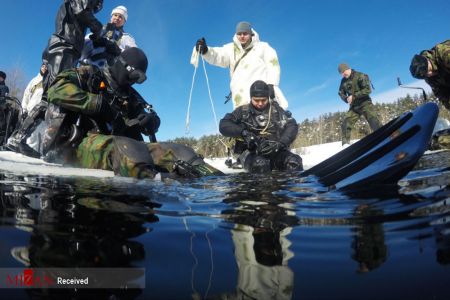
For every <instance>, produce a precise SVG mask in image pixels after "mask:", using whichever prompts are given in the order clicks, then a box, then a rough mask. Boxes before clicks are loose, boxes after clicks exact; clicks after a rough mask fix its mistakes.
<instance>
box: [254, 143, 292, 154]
mask: <svg viewBox="0 0 450 300" xmlns="http://www.w3.org/2000/svg"><path fill="white" fill-rule="evenodd" d="M284 149H286V145H285V144H283V143H281V142H277V141H271V140H264V141H262V142H261V143H260V144H259V145H258V149H257V152H258V154H261V155H265V156H267V155H271V154H274V153H277V152H278V151H281V150H284Z"/></svg>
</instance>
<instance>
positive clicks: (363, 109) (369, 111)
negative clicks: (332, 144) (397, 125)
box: [342, 100, 381, 144]
mask: <svg viewBox="0 0 450 300" xmlns="http://www.w3.org/2000/svg"><path fill="white" fill-rule="evenodd" d="M361 115H362V116H364V117H365V118H366V120H367V122H368V123H369V126H370V128H371V129H372V131H375V130H377V129H378V128H380V127H381V123H380V121H378V116H377V114H376V113H375V110H374V106H373V104H372V101H370V100H369V101H364V102H362V103H361V104H359V105H357V106H351V107H350V109H349V110H348V112H347V113H346V114H345V119H344V122H343V123H342V144H348V143H350V135H351V132H352V129H353V127H354V126H355V124H356V122H357V121H358V120H359V118H360V117H361Z"/></svg>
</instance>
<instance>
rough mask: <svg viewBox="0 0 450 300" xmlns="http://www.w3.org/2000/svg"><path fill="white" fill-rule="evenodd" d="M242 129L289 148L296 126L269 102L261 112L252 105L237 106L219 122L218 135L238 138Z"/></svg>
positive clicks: (288, 114) (287, 113)
mask: <svg viewBox="0 0 450 300" xmlns="http://www.w3.org/2000/svg"><path fill="white" fill-rule="evenodd" d="M269 113H270V116H269ZM267 123H268V125H267ZM244 129H246V130H248V131H250V132H253V133H254V134H256V135H257V136H259V137H262V138H266V139H268V140H273V141H278V142H281V143H283V144H284V145H286V146H287V147H289V146H290V145H291V144H292V142H293V141H294V140H295V138H296V137H297V133H298V124H297V122H296V121H295V119H294V118H292V115H291V113H290V112H287V111H285V110H284V109H283V108H281V107H280V105H279V104H278V103H277V102H276V101H270V105H268V106H267V107H266V108H265V109H264V110H263V111H258V110H257V109H255V108H254V107H253V106H252V104H246V105H242V106H239V107H238V108H236V109H235V110H234V111H233V112H232V113H228V114H226V115H225V117H223V119H222V120H220V125H219V130H220V133H221V134H222V135H224V136H226V137H232V138H240V137H241V133H242V131H243V130H244Z"/></svg>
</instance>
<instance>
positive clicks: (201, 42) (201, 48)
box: [195, 37, 208, 54]
mask: <svg viewBox="0 0 450 300" xmlns="http://www.w3.org/2000/svg"><path fill="white" fill-rule="evenodd" d="M195 49H196V50H197V51H198V52H200V54H206V52H208V46H207V45H206V41H205V38H204V37H202V38H201V39H198V40H197V43H196V44H195Z"/></svg>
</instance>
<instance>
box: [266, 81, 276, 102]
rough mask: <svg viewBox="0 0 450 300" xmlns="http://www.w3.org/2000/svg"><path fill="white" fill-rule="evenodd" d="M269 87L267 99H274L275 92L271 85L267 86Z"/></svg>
mask: <svg viewBox="0 0 450 300" xmlns="http://www.w3.org/2000/svg"><path fill="white" fill-rule="evenodd" d="M267 86H268V87H269V99H272V100H273V99H275V90H274V89H273V84H268V85H267Z"/></svg>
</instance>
